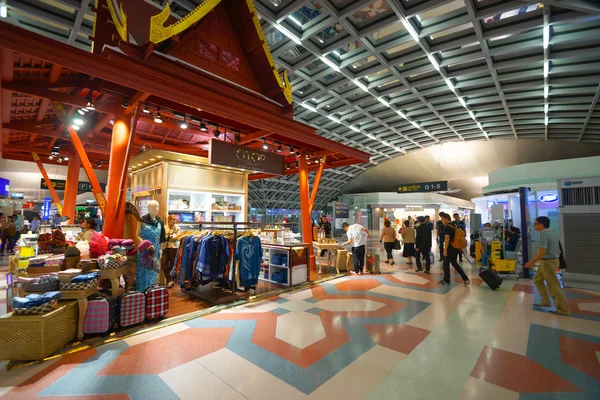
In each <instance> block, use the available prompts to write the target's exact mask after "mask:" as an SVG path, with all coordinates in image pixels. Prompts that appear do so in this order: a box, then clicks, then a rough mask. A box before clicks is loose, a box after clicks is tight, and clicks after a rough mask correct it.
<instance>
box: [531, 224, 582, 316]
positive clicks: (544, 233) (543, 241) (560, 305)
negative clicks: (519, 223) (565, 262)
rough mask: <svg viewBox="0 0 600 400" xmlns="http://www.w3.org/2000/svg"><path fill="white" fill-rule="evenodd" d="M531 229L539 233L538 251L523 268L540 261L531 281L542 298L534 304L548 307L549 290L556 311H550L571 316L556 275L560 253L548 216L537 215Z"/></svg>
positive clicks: (558, 243)
mask: <svg viewBox="0 0 600 400" xmlns="http://www.w3.org/2000/svg"><path fill="white" fill-rule="evenodd" d="M533 229H535V230H536V231H537V232H539V233H540V235H539V238H538V251H537V254H536V255H535V257H533V259H532V260H531V261H529V262H528V263H527V264H525V268H533V266H534V265H535V263H536V262H538V261H539V262H540V265H539V267H538V270H537V272H536V273H535V276H534V277H533V283H534V284H535V287H536V288H537V291H538V292H539V294H540V296H541V298H542V299H541V301H540V303H539V304H534V306H537V307H550V299H549V297H548V292H550V296H552V300H553V301H554V306H555V307H556V311H550V312H551V313H554V314H558V315H564V316H566V317H569V316H571V311H570V309H569V303H567V299H566V297H565V294H564V293H563V290H562V288H561V287H560V282H559V280H558V278H557V276H556V270H557V269H558V267H559V265H560V262H559V260H558V258H559V257H560V254H561V248H560V242H559V240H558V235H557V234H556V232H554V231H553V230H551V229H550V219H549V218H548V217H537V218H536V219H535V222H534V223H533ZM544 282H545V283H544ZM546 285H548V288H546Z"/></svg>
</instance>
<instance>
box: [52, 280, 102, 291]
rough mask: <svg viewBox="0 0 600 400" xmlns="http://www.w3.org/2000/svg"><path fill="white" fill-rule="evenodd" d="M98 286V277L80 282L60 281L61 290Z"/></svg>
mask: <svg viewBox="0 0 600 400" xmlns="http://www.w3.org/2000/svg"><path fill="white" fill-rule="evenodd" d="M96 286H98V279H92V280H91V281H87V282H78V283H63V282H60V290H61V291H75V290H87V289H89V288H91V287H96Z"/></svg>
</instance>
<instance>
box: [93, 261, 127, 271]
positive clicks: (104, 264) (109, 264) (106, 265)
mask: <svg viewBox="0 0 600 400" xmlns="http://www.w3.org/2000/svg"><path fill="white" fill-rule="evenodd" d="M126 263H127V259H126V258H123V259H121V261H105V259H103V258H100V259H98V267H99V268H100V269H101V270H107V269H119V268H121V267H122V266H123V265H125V264H126Z"/></svg>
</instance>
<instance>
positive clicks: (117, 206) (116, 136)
mask: <svg viewBox="0 0 600 400" xmlns="http://www.w3.org/2000/svg"><path fill="white" fill-rule="evenodd" d="M130 136H131V115H126V114H125V110H124V109H120V110H118V111H117V113H116V115H115V123H114V125H113V132H112V140H111V143H110V159H109V162H108V181H107V183H106V196H107V198H106V211H105V212H104V234H105V235H106V236H107V237H109V238H122V237H123V229H124V224H125V195H124V194H122V193H121V191H122V189H123V188H122V187H121V181H122V176H123V172H124V171H126V170H127V162H128V160H127V154H128V151H127V147H128V146H129V142H130V140H129V139H130ZM125 179H127V174H125ZM123 186H124V187H125V188H126V187H127V185H126V184H125V185H123ZM117 210H118V212H117ZM117 214H118V215H117Z"/></svg>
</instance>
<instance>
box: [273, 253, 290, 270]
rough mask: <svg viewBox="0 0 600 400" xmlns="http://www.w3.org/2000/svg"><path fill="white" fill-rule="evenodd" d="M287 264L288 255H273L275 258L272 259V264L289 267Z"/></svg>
mask: <svg viewBox="0 0 600 400" xmlns="http://www.w3.org/2000/svg"><path fill="white" fill-rule="evenodd" d="M287 263H288V256H287V254H273V256H272V257H271V264H275V265H281V266H283V267H287Z"/></svg>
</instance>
